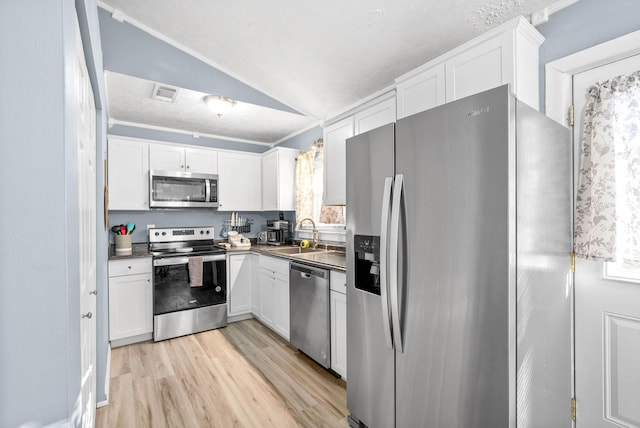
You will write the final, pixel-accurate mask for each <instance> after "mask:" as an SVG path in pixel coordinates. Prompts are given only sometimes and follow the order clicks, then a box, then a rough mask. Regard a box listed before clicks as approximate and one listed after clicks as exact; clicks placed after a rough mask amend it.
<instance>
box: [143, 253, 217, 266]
mask: <svg viewBox="0 0 640 428" xmlns="http://www.w3.org/2000/svg"><path fill="white" fill-rule="evenodd" d="M191 257H196V256H191ZM189 258H190V257H186V256H180V257H165V258H162V259H154V260H153V265H154V266H174V265H186V264H187V263H189ZM226 259H227V256H226V255H225V254H214V255H208V256H202V262H203V263H206V262H217V261H224V260H226Z"/></svg>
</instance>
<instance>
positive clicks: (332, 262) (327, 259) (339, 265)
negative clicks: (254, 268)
mask: <svg viewBox="0 0 640 428" xmlns="http://www.w3.org/2000/svg"><path fill="white" fill-rule="evenodd" d="M296 247H297V246H296V245H285V246H273V245H264V244H262V245H252V246H251V248H249V249H245V250H233V249H232V250H228V252H240V251H242V252H249V251H252V252H255V253H259V254H264V255H268V256H271V257H279V258H281V259H286V260H289V261H292V262H296V263H302V264H308V265H311V266H316V267H320V268H324V269H330V270H339V271H342V272H345V271H346V270H347V258H346V254H345V252H344V246H341V245H331V244H320V248H326V249H327V250H329V252H319V253H303V254H282V253H278V249H280V248H296Z"/></svg>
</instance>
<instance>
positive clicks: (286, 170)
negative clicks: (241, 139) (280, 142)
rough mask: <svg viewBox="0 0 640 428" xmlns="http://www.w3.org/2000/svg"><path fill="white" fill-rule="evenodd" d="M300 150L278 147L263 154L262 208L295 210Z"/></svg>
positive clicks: (266, 209)
mask: <svg viewBox="0 0 640 428" xmlns="http://www.w3.org/2000/svg"><path fill="white" fill-rule="evenodd" d="M297 155H298V151H297V150H295V149H287V148H284V147H277V148H274V149H271V150H269V151H268V152H266V153H264V154H263V156H262V210H263V211H295V209H296V195H295V172H296V156H297Z"/></svg>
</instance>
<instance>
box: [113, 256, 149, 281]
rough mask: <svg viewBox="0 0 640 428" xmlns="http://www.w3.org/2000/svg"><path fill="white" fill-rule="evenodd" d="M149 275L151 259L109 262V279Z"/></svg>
mask: <svg viewBox="0 0 640 428" xmlns="http://www.w3.org/2000/svg"><path fill="white" fill-rule="evenodd" d="M140 273H151V257H142V258H135V259H126V260H111V261H109V278H111V277H114V276H123V275H137V274H140Z"/></svg>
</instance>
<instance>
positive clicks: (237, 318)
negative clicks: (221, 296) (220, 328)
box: [227, 312, 253, 323]
mask: <svg viewBox="0 0 640 428" xmlns="http://www.w3.org/2000/svg"><path fill="white" fill-rule="evenodd" d="M251 318H253V314H252V313H251V312H247V313H246V314H240V315H233V316H227V323H232V322H238V321H244V320H248V319H251Z"/></svg>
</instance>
